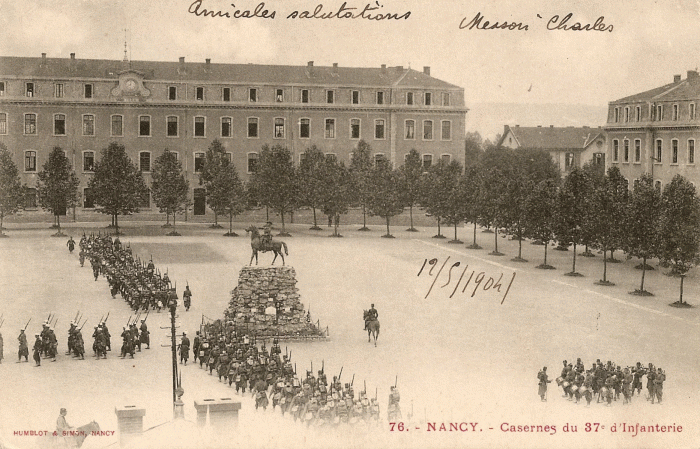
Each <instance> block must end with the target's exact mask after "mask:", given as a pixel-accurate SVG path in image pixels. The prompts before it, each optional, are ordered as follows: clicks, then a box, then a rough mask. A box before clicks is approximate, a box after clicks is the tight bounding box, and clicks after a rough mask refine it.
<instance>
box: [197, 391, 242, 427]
mask: <svg viewBox="0 0 700 449" xmlns="http://www.w3.org/2000/svg"><path fill="white" fill-rule="evenodd" d="M194 408H195V409H196V410H197V425H198V426H200V427H203V426H205V425H206V422H207V412H208V414H209V425H210V426H212V427H214V428H218V429H231V428H234V427H237V426H238V410H240V409H241V403H240V402H234V400H233V399H231V398H221V399H201V400H197V401H194Z"/></svg>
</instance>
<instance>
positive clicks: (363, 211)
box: [362, 204, 367, 228]
mask: <svg viewBox="0 0 700 449" xmlns="http://www.w3.org/2000/svg"><path fill="white" fill-rule="evenodd" d="M366 227H367V210H366V209H365V205H364V204H363V205H362V228H366Z"/></svg>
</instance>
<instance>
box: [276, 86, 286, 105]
mask: <svg viewBox="0 0 700 449" xmlns="http://www.w3.org/2000/svg"><path fill="white" fill-rule="evenodd" d="M275 101H276V102H277V103H282V102H283V101H284V90H283V89H277V90H275Z"/></svg>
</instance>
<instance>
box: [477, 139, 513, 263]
mask: <svg viewBox="0 0 700 449" xmlns="http://www.w3.org/2000/svg"><path fill="white" fill-rule="evenodd" d="M514 162H515V157H514V155H513V152H512V150H509V149H506V148H498V147H490V148H488V149H487V150H486V151H485V152H484V153H483V154H482V157H481V159H480V160H479V167H480V169H481V177H480V179H481V182H482V184H481V186H480V188H479V194H480V195H479V202H480V206H479V222H480V224H481V225H482V226H486V227H487V228H488V227H490V226H493V227H494V250H493V251H492V252H491V253H490V254H491V255H493V256H502V255H503V253H501V252H499V251H498V229H499V228H500V227H509V226H510V225H511V224H512V223H513V221H512V216H511V215H510V211H508V210H507V208H508V207H509V206H508V202H509V201H510V198H509V197H508V195H509V192H508V183H509V180H510V178H511V176H513V174H514V173H515V169H514V167H513V165H514Z"/></svg>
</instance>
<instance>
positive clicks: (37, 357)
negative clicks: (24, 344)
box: [33, 334, 43, 366]
mask: <svg viewBox="0 0 700 449" xmlns="http://www.w3.org/2000/svg"><path fill="white" fill-rule="evenodd" d="M34 338H35V340H34V348H33V350H34V361H35V362H36V366H41V349H42V347H43V342H42V341H41V334H34Z"/></svg>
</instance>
